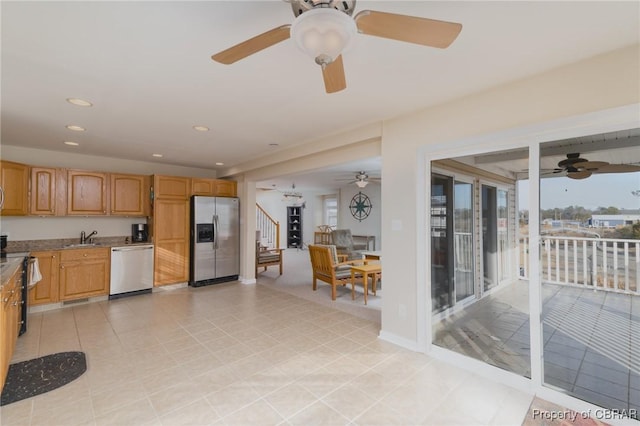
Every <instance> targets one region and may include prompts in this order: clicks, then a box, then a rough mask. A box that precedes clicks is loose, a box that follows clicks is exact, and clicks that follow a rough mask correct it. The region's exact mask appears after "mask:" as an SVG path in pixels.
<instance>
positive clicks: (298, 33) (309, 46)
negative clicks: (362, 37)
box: [291, 8, 358, 65]
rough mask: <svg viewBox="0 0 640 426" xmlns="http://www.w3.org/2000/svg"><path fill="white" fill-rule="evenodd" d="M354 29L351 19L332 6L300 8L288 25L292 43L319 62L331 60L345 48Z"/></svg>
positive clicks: (356, 30) (354, 32) (327, 62)
mask: <svg viewBox="0 0 640 426" xmlns="http://www.w3.org/2000/svg"><path fill="white" fill-rule="evenodd" d="M357 32H358V29H357V27H356V23H355V21H354V20H353V19H352V18H351V17H350V16H349V15H347V14H346V13H344V12H341V11H339V10H336V9H332V8H317V9H312V10H309V11H306V12H304V13H303V14H301V15H300V16H298V17H297V18H296V19H295V21H294V22H293V25H291V38H292V39H293V41H294V42H295V44H296V46H298V48H299V49H300V50H302V51H303V52H304V53H306V54H307V55H308V56H310V57H312V58H313V59H314V60H315V61H316V63H318V64H320V65H328V64H330V63H331V62H333V61H334V60H335V59H336V58H337V57H338V56H339V55H340V54H341V53H342V52H343V51H344V50H346V49H347V48H348V47H349V45H350V44H351V41H352V40H353V36H354V35H355V34H356V33H357Z"/></svg>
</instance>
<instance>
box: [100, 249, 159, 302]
mask: <svg viewBox="0 0 640 426" xmlns="http://www.w3.org/2000/svg"><path fill="white" fill-rule="evenodd" d="M152 288H153V244H136V245H131V244H130V245H127V246H122V247H111V286H110V290H109V299H116V298H118V297H124V296H133V295H136V294H141V293H151V289H152Z"/></svg>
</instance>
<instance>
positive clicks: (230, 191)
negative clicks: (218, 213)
mask: <svg viewBox="0 0 640 426" xmlns="http://www.w3.org/2000/svg"><path fill="white" fill-rule="evenodd" d="M237 192H238V191H237V182H235V181H233V180H222V179H218V180H216V189H215V194H214V195H215V196H216V197H235V196H236V195H237Z"/></svg>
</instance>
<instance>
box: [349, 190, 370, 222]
mask: <svg viewBox="0 0 640 426" xmlns="http://www.w3.org/2000/svg"><path fill="white" fill-rule="evenodd" d="M349 210H350V211H351V216H353V217H354V218H355V219H358V221H359V222H362V221H363V220H364V219H366V218H367V217H368V216H369V213H371V200H370V199H369V197H367V196H366V195H365V194H363V193H362V192H358V193H357V194H356V195H354V196H353V198H352V199H351V203H350V204H349Z"/></svg>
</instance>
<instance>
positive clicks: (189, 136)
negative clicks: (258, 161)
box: [1, 1, 640, 180]
mask: <svg viewBox="0 0 640 426" xmlns="http://www.w3.org/2000/svg"><path fill="white" fill-rule="evenodd" d="M1 7H2V9H1V12H2V29H1V30H2V94H1V96H2V117H1V119H2V121H1V125H2V143H3V144H5V145H19V146H25V147H33V148H41V149H49V150H61V151H69V152H77V153H83V154H90V155H100V156H109V157H116V158H127V159H134V160H141V161H158V162H163V163H168V164H175V165H184V166H193V167H203V168H212V169H221V168H226V167H231V166H234V165H237V164H240V163H243V162H245V161H247V160H250V159H255V158H259V157H261V156H263V155H267V154H273V153H274V151H277V150H282V149H286V148H288V147H291V146H293V145H296V144H301V143H304V142H308V141H311V140H313V139H316V138H319V137H322V136H326V135H328V134H333V133H336V132H339V131H342V130H346V129H350V128H354V127H357V126H360V125H363V124H367V123H371V122H375V121H379V120H382V119H385V118H390V117H394V116H398V115H401V114H403V113H406V112H409V111H413V110H416V109H420V108H424V107H427V106H430V105H435V104H438V103H441V102H444V101H447V100H450V99H454V98H459V97H462V96H465V95H467V94H470V93H473V92H478V91H481V90H485V89H487V88H490V87H492V86H496V85H500V84H503V83H505V82H508V81H513V80H517V79H521V78H524V77H526V76H529V75H533V74H536V73H539V72H542V71H544V70H547V69H551V68H554V67H557V66H560V65H563V64H567V63H571V62H575V61H578V60H581V59H584V58H587V57H590V56H594V55H597V54H600V53H603V52H607V51H610V50H614V49H617V48H621V47H625V46H629V45H631V44H634V43H638V41H639V37H640V36H639V34H640V23H639V21H640V20H638V16H639V8H640V6H639V3H638V2H609V1H603V2H577V1H567V2H546V1H531V2H520V1H513V2H484V1H482V2H481V1H470V2H458V1H443V2H435V1H434V2H431V1H408V2H404V1H358V3H357V5H356V12H358V11H361V10H364V9H373V10H380V11H386V12H394V13H401V14H407V15H415V16H420V17H428V18H433V19H441V20H446V21H453V22H459V23H461V24H462V25H463V29H462V32H461V34H460V36H459V37H458V39H457V40H456V41H455V42H454V43H453V44H452V45H451V46H450V47H449V48H448V49H444V50H440V49H435V48H427V47H423V46H418V45H412V44H408V43H401V42H397V41H391V40H386V39H381V38H377V37H371V36H364V35H358V36H357V42H356V45H355V46H353V48H352V49H351V51H349V52H347V53H346V54H345V55H344V67H345V71H346V77H347V84H348V88H347V89H346V90H345V91H343V92H339V93H336V94H331V95H327V94H326V93H325V91H324V87H323V82H322V77H321V71H320V69H319V67H318V66H317V65H316V64H315V63H314V62H313V61H312V60H311V59H309V58H307V57H305V56H304V55H303V54H302V53H301V52H299V51H298V50H296V48H295V47H294V45H293V43H292V41H291V40H286V41H284V42H282V43H280V44H278V45H275V46H272V47H270V48H268V49H267V50H264V51H262V52H259V53H257V54H255V55H253V56H250V57H249V58H246V59H244V60H241V61H239V62H237V63H235V64H233V65H230V66H227V65H222V64H219V63H216V62H213V61H212V60H211V59H210V57H211V55H212V54H213V53H216V52H218V51H220V50H223V49H225V48H227V47H230V46H231V45H234V44H236V43H238V42H240V41H243V40H245V39H247V38H249V37H252V36H255V35H257V34H259V33H262V32H264V31H266V30H269V29H272V28H274V27H277V26H279V25H282V24H287V23H291V22H292V21H293V19H294V17H293V14H292V12H291V7H290V5H289V4H287V3H285V2H283V1H251V2H250V1H226V2H222V1H195V2H184V1H180V2H167V1H159V2H153V1H141V2H120V1H117V2H108V1H107V2H79V1H75V2H26V1H25V2H7V1H3V2H2V4H1ZM69 97H78V98H82V99H86V100H89V101H91V102H93V104H94V106H93V107H92V108H81V107H76V106H73V105H70V104H68V103H67V102H65V99H66V98H69ZM67 124H77V125H81V126H83V127H85V128H86V129H87V130H86V131H85V132H83V133H76V132H71V131H69V130H67V129H65V127H64V126H65V125H67ZM194 125H204V126H208V127H210V128H211V130H210V131H209V132H206V133H201V132H196V131H194V130H193V129H192V126H194ZM65 140H72V141H76V142H78V143H79V144H80V145H79V146H77V147H73V148H71V147H68V146H66V145H64V144H63V141H65ZM274 143H277V144H279V146H277V147H273V146H270V144H274ZM153 153H161V154H163V155H164V157H163V158H161V159H155V158H153V157H152V156H151V155H152V154H153ZM216 162H223V163H224V164H225V165H224V166H222V167H217V166H215V163H216ZM377 162H378V165H379V159H378V160H377ZM365 166H367V165H366V164H365V165H356V164H354V165H344V169H343V170H340V173H343V174H345V173H346V174H350V173H351V172H355V171H357V170H366V171H368V172H369V171H370V172H376V171H375V170H368V169H365V168H363V167H365ZM333 172H337V171H336V170H334V171H333ZM377 172H378V173H379V170H378V171H377ZM331 178H332V179H335V176H332V177H331ZM288 179H289V177H287V180H288ZM299 179H303V177H299Z"/></svg>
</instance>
